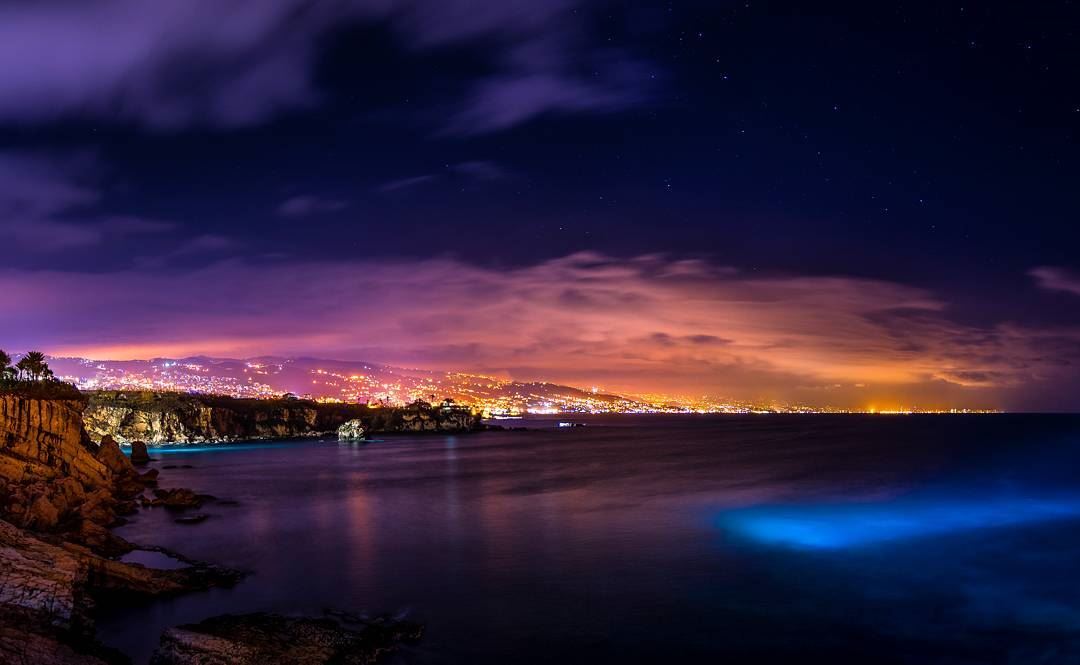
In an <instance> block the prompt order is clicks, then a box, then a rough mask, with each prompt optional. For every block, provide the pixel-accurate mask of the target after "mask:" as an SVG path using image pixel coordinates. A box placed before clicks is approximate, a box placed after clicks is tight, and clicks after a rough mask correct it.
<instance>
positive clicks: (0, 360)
mask: <svg viewBox="0 0 1080 665" xmlns="http://www.w3.org/2000/svg"><path fill="white" fill-rule="evenodd" d="M14 378H15V368H14V367H12V366H11V356H9V355H8V354H7V353H5V352H4V351H3V350H2V349H0V381H11V380H13V379H14Z"/></svg>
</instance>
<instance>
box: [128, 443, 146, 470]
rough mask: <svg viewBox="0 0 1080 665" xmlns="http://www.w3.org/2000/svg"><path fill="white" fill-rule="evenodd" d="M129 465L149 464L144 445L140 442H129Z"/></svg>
mask: <svg viewBox="0 0 1080 665" xmlns="http://www.w3.org/2000/svg"><path fill="white" fill-rule="evenodd" d="M131 463H132V464H134V465H136V466H142V465H144V464H149V463H150V453H148V452H146V444H145V443H143V442H142V441H132V442H131Z"/></svg>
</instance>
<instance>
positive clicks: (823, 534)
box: [717, 495, 1080, 549]
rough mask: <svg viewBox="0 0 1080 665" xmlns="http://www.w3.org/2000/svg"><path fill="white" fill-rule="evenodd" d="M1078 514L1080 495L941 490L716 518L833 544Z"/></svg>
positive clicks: (779, 540)
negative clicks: (934, 493) (954, 494)
mask: <svg viewBox="0 0 1080 665" xmlns="http://www.w3.org/2000/svg"><path fill="white" fill-rule="evenodd" d="M1078 515H1080V496H1077V497H1063V498H1051V497H1040V496H1037V495H1033V496H1014V497H996V496H987V497H982V498H980V497H978V496H974V497H972V496H963V497H948V496H941V497H937V498H921V499H910V498H903V499H896V500H893V501H881V502H867V503H856V504H826V505H806V506H798V505H790V506H761V507H754V508H747V509H741V510H733V511H730V512H726V513H723V514H721V515H720V516H719V517H718V518H717V524H719V525H720V526H721V527H722V528H725V529H730V530H731V531H733V532H734V533H737V534H739V535H742V536H746V537H748V538H752V539H754V540H757V541H759V542H762V543H766V544H773V545H790V546H793V547H807V548H826V549H828V548H841V547H858V546H861V545H869V544H873V543H879V542H883V541H886V542H887V541H893V540H900V539H906V538H921V537H928V536H934V535H940V534H949V533H957V532H963V531H968V530H974V529H993V528H1001V527H1007V526H1015V525H1022V524H1027V523H1037V522H1044V521H1049V520H1060V519H1072V518H1076V517H1077V516H1078Z"/></svg>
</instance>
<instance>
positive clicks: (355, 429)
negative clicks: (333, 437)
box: [337, 418, 364, 441]
mask: <svg viewBox="0 0 1080 665" xmlns="http://www.w3.org/2000/svg"><path fill="white" fill-rule="evenodd" d="M337 438H338V441H363V440H364V423H363V421H361V420H360V419H359V418H354V419H353V420H350V421H349V422H347V423H345V424H344V425H342V426H341V427H339V428H338V430H337Z"/></svg>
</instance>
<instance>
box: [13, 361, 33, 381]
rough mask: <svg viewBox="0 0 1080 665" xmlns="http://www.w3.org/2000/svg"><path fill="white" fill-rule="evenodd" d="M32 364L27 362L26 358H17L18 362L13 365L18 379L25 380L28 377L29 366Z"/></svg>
mask: <svg viewBox="0 0 1080 665" xmlns="http://www.w3.org/2000/svg"><path fill="white" fill-rule="evenodd" d="M31 364H32V363H31V362H30V361H29V360H27V358H26V356H23V357H22V358H19V362H17V363H15V371H16V372H18V376H19V378H20V379H23V380H26V379H27V378H28V377H29V376H30V365H31Z"/></svg>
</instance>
